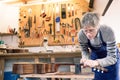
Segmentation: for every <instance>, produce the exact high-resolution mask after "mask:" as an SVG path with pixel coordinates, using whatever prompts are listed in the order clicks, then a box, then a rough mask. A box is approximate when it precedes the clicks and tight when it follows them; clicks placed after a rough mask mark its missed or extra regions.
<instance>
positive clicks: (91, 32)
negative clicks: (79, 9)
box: [81, 12, 100, 39]
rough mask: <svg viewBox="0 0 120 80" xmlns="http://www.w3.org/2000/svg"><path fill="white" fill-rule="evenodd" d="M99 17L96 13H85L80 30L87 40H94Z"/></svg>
mask: <svg viewBox="0 0 120 80" xmlns="http://www.w3.org/2000/svg"><path fill="white" fill-rule="evenodd" d="M99 21H100V19H99V16H98V14H97V13H93V12H88V13H86V14H85V15H84V16H83V18H82V21H81V25H82V29H83V31H84V33H85V35H86V36H87V38H88V39H94V38H95V36H96V34H97V31H98V28H99Z"/></svg>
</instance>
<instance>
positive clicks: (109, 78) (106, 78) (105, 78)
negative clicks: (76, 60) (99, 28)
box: [88, 33, 120, 80]
mask: <svg viewBox="0 0 120 80" xmlns="http://www.w3.org/2000/svg"><path fill="white" fill-rule="evenodd" d="M100 39H101V41H102V43H101V47H99V48H95V47H93V46H92V45H91V43H90V40H88V45H89V47H90V49H91V56H90V58H91V59H92V60H96V59H101V58H104V57H106V56H107V49H106V48H107V47H106V43H105V42H104V41H103V38H102V35H101V33H100ZM116 49H117V48H116ZM116 53H117V55H119V51H118V49H117V52H116ZM117 60H118V61H117V62H116V64H114V65H111V66H107V67H104V68H106V69H108V71H107V72H103V73H102V72H101V71H97V70H93V69H92V71H93V72H94V73H95V76H94V80H120V78H119V74H118V72H119V63H120V59H119V58H117Z"/></svg>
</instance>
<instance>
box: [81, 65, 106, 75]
mask: <svg viewBox="0 0 120 80" xmlns="http://www.w3.org/2000/svg"><path fill="white" fill-rule="evenodd" d="M83 65H84V64H83V63H80V66H83ZM93 70H94V71H97V72H101V73H104V72H108V69H106V68H104V67H101V66H97V67H93Z"/></svg>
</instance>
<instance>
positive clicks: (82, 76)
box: [20, 73, 94, 79]
mask: <svg viewBox="0 0 120 80" xmlns="http://www.w3.org/2000/svg"><path fill="white" fill-rule="evenodd" d="M20 77H22V78H27V77H31V78H80V79H93V78H94V74H92V73H83V74H82V73H81V74H79V75H75V74H63V75H59V74H56V73H47V74H26V75H20Z"/></svg>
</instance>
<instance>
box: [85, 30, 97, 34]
mask: <svg viewBox="0 0 120 80" xmlns="http://www.w3.org/2000/svg"><path fill="white" fill-rule="evenodd" d="M96 31H97V29H83V32H84V33H85V34H87V33H90V34H93V33H94V32H96Z"/></svg>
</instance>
